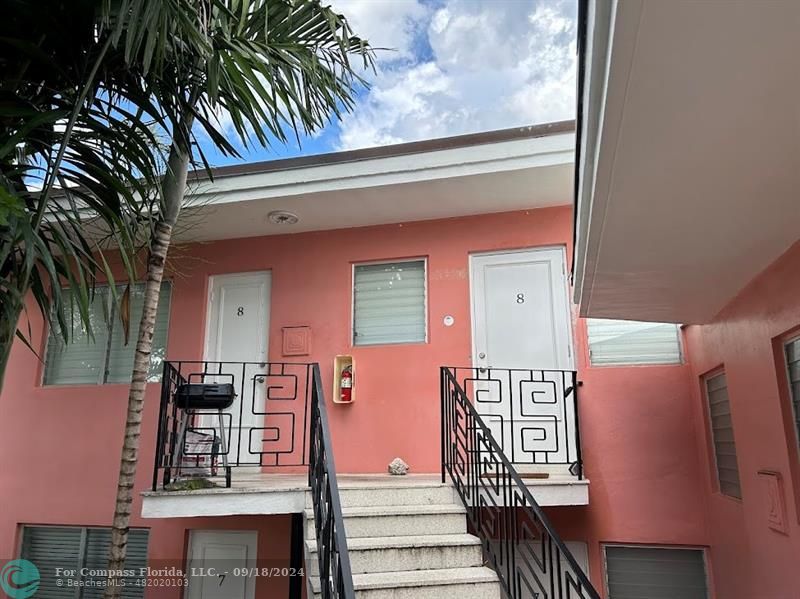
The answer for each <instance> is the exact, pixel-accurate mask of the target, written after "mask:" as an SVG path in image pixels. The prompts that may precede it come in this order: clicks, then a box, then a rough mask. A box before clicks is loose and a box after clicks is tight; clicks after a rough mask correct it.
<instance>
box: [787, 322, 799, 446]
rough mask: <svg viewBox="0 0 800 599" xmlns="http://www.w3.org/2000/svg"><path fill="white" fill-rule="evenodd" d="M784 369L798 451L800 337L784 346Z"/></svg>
mask: <svg viewBox="0 0 800 599" xmlns="http://www.w3.org/2000/svg"><path fill="white" fill-rule="evenodd" d="M786 369H787V374H788V377H789V397H790V399H791V401H792V414H793V415H794V426H795V430H796V431H797V442H798V444H799V445H798V449H800V337H798V338H797V339H794V340H793V341H790V342H789V343H787V344H786Z"/></svg>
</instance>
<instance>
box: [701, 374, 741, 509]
mask: <svg viewBox="0 0 800 599" xmlns="http://www.w3.org/2000/svg"><path fill="white" fill-rule="evenodd" d="M705 385H706V399H707V401H708V413H709V422H710V424H711V436H712V440H713V442H714V459H715V463H716V467H717V480H718V481H719V490H720V493H723V494H724V495H728V496H730V497H736V498H737V499H741V498H742V487H741V483H740V480H739V463H738V460H737V457H736V441H735V439H734V436H733V420H732V419H731V404H730V400H729V399H728V381H727V379H726V378H725V373H724V372H721V373H719V374H715V375H712V376H709V377H706V379H705Z"/></svg>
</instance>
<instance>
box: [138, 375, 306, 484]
mask: <svg viewBox="0 0 800 599" xmlns="http://www.w3.org/2000/svg"><path fill="white" fill-rule="evenodd" d="M314 368H315V365H313V364H302V363H288V362H268V363H258V362H208V361H171V362H165V363H164V375H163V379H162V386H161V405H160V411H159V426H158V439H157V445H156V458H155V468H154V472H153V490H154V491H155V490H157V488H158V485H159V479H161V483H162V484H163V485H164V486H167V485H169V484H170V483H171V482H172V481H174V480H175V478H176V476H179V475H186V474H188V475H203V476H204V477H212V476H217V475H221V476H225V477H226V479H227V481H226V482H227V486H230V477H231V469H233V468H237V467H248V466H249V467H254V470H255V469H262V468H264V469H266V470H267V471H268V470H269V469H270V468H274V469H276V470H281V471H282V470H286V469H287V468H295V469H302V468H303V467H307V466H308V465H309V452H308V447H309V443H308V438H307V437H308V431H309V417H310V404H311V401H310V400H311V394H312V390H313V388H314ZM203 387H206V388H207V389H208V388H211V389H214V388H216V390H215V391H216V393H217V396H216V398H217V399H218V397H219V393H220V392H219V389H220V388H221V389H223V390H224V389H225V388H230V389H231V390H232V391H233V392H234V394H235V398H234V401H233V402H232V404H231V405H230V406H229V407H226V406H225V405H222V404H219V402H216V403H215V402H214V399H215V398H210V400H211V401H210V403H208V404H206V405H205V406H203V401H202V399H201V398H200V395H201V394H202V388H203ZM188 391H192V392H193V393H194V395H195V397H194V401H193V402H191V404H187V393H188ZM212 404H213V405H212ZM218 408H221V409H218ZM220 415H221V418H220ZM220 422H221V426H220ZM184 428H185V430H186V431H187V433H188V434H187V435H184V436H183V437H182V436H181V430H182V429H184ZM220 429H222V430H220ZM225 462H227V467H226V465H225ZM226 470H227V471H226Z"/></svg>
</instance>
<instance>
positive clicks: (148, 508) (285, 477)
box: [142, 470, 589, 518]
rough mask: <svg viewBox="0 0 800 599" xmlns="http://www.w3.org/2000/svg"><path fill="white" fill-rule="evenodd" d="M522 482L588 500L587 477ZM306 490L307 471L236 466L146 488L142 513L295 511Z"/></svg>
mask: <svg viewBox="0 0 800 599" xmlns="http://www.w3.org/2000/svg"><path fill="white" fill-rule="evenodd" d="M337 479H338V483H339V488H340V489H359V488H365V489H366V488H381V487H385V488H402V487H405V486H414V487H420V486H424V487H427V486H441V484H442V482H441V475H439V474H408V475H405V476H392V475H389V474H339V475H338V477H337ZM216 481H217V482H218V481H219V479H216ZM448 482H449V481H448ZM524 482H525V484H526V485H527V487H528V488H529V489H530V490H531V492H532V493H533V496H534V498H535V499H536V501H537V502H538V503H539V504H540V505H542V506H554V505H586V504H588V489H589V481H588V480H577V479H576V478H575V477H572V476H564V475H553V474H551V475H550V476H549V477H548V478H525V479H524ZM218 484H219V482H218ZM222 485H224V479H223V482H222ZM308 490H309V487H308V476H307V474H305V473H297V474H280V473H271V472H260V471H256V470H250V471H246V470H245V471H239V472H236V471H234V474H233V478H232V480H231V487H230V488H226V487H224V486H219V487H213V488H208V489H196V490H190V491H165V490H161V489H160V490H158V491H145V492H143V493H142V497H143V501H142V517H144V518H185V517H194V516H233V515H258V514H264V515H266V514H291V513H298V512H302V511H303V510H304V509H305V508H306V507H307V498H306V494H307V492H308Z"/></svg>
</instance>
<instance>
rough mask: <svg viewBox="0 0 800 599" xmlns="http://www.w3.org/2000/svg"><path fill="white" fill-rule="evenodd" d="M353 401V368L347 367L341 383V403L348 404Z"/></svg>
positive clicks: (343, 372) (343, 371)
mask: <svg viewBox="0 0 800 599" xmlns="http://www.w3.org/2000/svg"><path fill="white" fill-rule="evenodd" d="M352 399H353V366H352V365H351V366H345V367H344V370H342V378H341V381H339V401H344V402H348V401H351V400H352Z"/></svg>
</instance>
